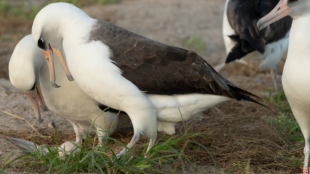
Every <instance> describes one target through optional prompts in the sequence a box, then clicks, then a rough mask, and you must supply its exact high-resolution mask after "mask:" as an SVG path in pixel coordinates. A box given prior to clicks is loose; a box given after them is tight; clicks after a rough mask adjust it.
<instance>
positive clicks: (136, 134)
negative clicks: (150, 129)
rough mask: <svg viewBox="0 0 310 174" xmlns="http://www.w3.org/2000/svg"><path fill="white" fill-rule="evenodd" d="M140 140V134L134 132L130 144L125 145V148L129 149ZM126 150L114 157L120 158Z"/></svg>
mask: <svg viewBox="0 0 310 174" xmlns="http://www.w3.org/2000/svg"><path fill="white" fill-rule="evenodd" d="M139 140H140V132H138V131H137V132H135V133H134V135H133V137H132V139H131V141H130V143H128V144H127V148H128V149H131V148H132V147H133V146H134V145H135V144H136V143H137V142H138V141H139ZM125 152H126V148H124V149H123V150H122V151H121V152H120V153H118V154H117V155H116V156H120V155H123V154H125Z"/></svg>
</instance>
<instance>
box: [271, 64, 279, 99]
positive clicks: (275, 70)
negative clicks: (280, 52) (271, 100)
mask: <svg viewBox="0 0 310 174" xmlns="http://www.w3.org/2000/svg"><path fill="white" fill-rule="evenodd" d="M270 74H271V77H272V80H273V84H274V86H275V89H276V90H277V93H278V92H279V86H278V81H277V75H278V71H277V65H275V66H274V67H273V69H271V70H270Z"/></svg>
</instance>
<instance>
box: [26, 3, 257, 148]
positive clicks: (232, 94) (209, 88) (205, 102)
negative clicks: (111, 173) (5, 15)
mask: <svg viewBox="0 0 310 174" xmlns="http://www.w3.org/2000/svg"><path fill="white" fill-rule="evenodd" d="M32 38H33V41H34V42H35V43H36V44H37V46H38V47H39V48H40V49H41V50H42V51H43V52H45V53H46V52H50V53H51V52H52V50H55V51H56V52H61V51H60V50H61V49H62V46H61V42H62V41H63V48H64V52H65V54H66V56H67V64H68V68H69V70H70V72H71V74H72V75H73V78H74V79H75V81H76V82H77V84H78V85H79V86H80V87H81V89H82V90H83V91H84V92H85V93H87V94H88V95H89V96H90V97H92V98H93V99H94V100H96V101H98V102H99V103H102V104H104V105H106V106H109V107H112V108H115V109H117V110H121V111H124V112H126V113H127V114H128V116H129V117H130V119H131V122H132V124H133V128H134V136H133V137H132V139H131V142H130V143H129V144H128V145H127V147H128V148H131V147H132V146H133V145H134V144H136V142H137V141H138V140H139V138H140V135H141V134H142V135H145V136H147V137H148V138H150V143H149V146H148V149H147V151H149V149H150V148H151V147H152V146H153V145H154V142H155V140H156V137H157V131H156V130H157V117H158V120H160V121H161V117H160V116H166V117H165V118H166V120H170V121H171V122H174V121H175V120H179V121H181V120H182V118H181V115H180V114H179V110H178V108H179V109H180V111H181V113H182V114H183V118H184V120H186V119H189V118H190V116H191V115H193V114H195V113H197V112H201V111H203V110H205V109H208V108H210V107H212V106H214V105H216V104H219V103H222V102H225V101H228V100H232V99H236V100H242V99H244V100H248V101H253V102H256V101H255V100H253V99H252V98H250V96H255V95H253V94H251V93H249V92H247V91H245V90H242V89H240V88H238V87H236V86H235V85H234V84H232V83H231V82H229V81H228V80H226V79H225V78H223V77H222V76H221V75H219V74H218V73H217V72H216V71H215V70H214V69H213V68H212V67H211V66H210V65H209V64H208V63H207V62H206V61H205V60H204V59H203V58H201V57H200V56H199V55H197V54H196V53H195V52H192V51H188V50H185V49H181V48H177V47H172V46H168V45H165V44H162V43H159V42H156V41H153V40H150V39H147V38H145V37H143V36H140V35H138V34H135V33H132V32H130V31H127V30H125V29H123V28H121V27H118V26H116V25H114V24H111V23H109V22H106V21H101V20H96V19H93V18H91V17H89V16H88V15H87V14H86V13H85V12H84V11H82V10H81V9H79V8H77V7H75V6H74V5H72V4H68V3H53V4H50V5H47V6H46V7H44V8H43V9H42V10H41V11H40V12H39V13H38V14H37V16H36V17H35V20H34V23H33V26H32ZM45 55H46V56H45V58H46V61H48V62H50V61H51V60H52V59H53V57H52V55H51V54H45ZM58 58H59V59H62V57H61V56H58ZM53 71H54V70H53V69H52V68H50V74H53ZM51 82H54V79H51ZM151 100H152V101H151ZM157 107H160V108H162V110H158V109H157ZM170 108H171V109H170ZM175 113H178V114H175ZM159 115H160V116H159ZM123 153H125V149H123V150H122V151H121V152H120V153H119V154H123Z"/></svg>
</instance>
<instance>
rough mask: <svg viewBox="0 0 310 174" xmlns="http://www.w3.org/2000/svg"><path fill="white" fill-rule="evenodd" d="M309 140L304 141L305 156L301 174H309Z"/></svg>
mask: <svg viewBox="0 0 310 174" xmlns="http://www.w3.org/2000/svg"><path fill="white" fill-rule="evenodd" d="M309 152H310V149H309V140H308V139H305V148H304V154H305V161H304V167H303V168H302V173H303V174H309V166H308V164H309Z"/></svg>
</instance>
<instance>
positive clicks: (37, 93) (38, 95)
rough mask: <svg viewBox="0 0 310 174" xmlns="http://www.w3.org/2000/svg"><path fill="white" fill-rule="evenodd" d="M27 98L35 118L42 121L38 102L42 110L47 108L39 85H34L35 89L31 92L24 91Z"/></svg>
mask: <svg viewBox="0 0 310 174" xmlns="http://www.w3.org/2000/svg"><path fill="white" fill-rule="evenodd" d="M25 94H26V96H27V97H28V99H29V100H30V102H31V104H32V107H33V109H34V112H35V114H36V118H37V120H38V121H39V122H40V123H42V122H43V119H42V118H41V112H40V107H39V102H40V103H41V105H42V106H43V109H44V110H47V106H46V104H45V101H44V99H43V96H42V92H41V88H40V86H39V85H35V89H34V90H33V91H31V92H27V93H25Z"/></svg>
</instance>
